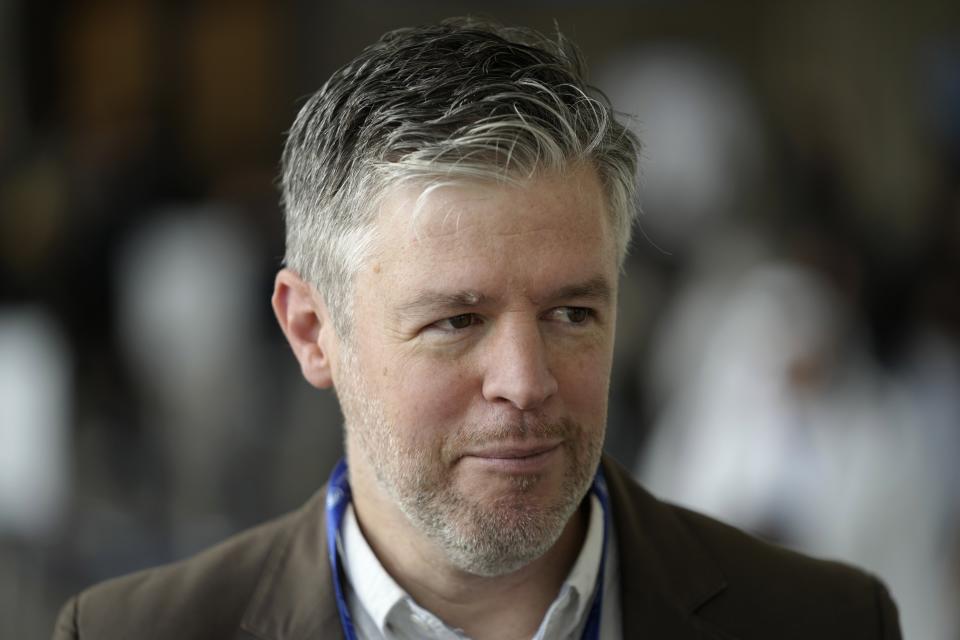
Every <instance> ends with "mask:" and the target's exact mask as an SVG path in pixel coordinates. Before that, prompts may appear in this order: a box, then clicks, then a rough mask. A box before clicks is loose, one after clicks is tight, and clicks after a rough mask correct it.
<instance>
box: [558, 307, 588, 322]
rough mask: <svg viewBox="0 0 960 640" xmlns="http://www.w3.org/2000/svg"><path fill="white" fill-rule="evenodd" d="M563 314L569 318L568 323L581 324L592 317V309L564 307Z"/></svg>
mask: <svg viewBox="0 0 960 640" xmlns="http://www.w3.org/2000/svg"><path fill="white" fill-rule="evenodd" d="M563 312H564V313H565V314H566V316H567V321H568V322H570V323H572V324H581V323H583V322H586V321H587V319H588V318H589V317H590V309H587V308H586V307H564V308H563Z"/></svg>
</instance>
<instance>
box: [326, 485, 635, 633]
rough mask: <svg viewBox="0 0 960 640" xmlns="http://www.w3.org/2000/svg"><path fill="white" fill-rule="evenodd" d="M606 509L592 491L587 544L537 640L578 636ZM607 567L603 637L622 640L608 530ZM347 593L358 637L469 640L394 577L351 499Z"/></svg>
mask: <svg viewBox="0 0 960 640" xmlns="http://www.w3.org/2000/svg"><path fill="white" fill-rule="evenodd" d="M603 526H604V524H603V509H602V508H601V506H600V501H599V500H598V499H597V498H596V496H594V495H592V494H590V521H589V525H588V527H587V535H586V536H585V538H584V541H583V547H582V548H581V549H580V554H579V555H578V556H577V560H576V562H575V563H574V565H573V567H572V568H571V569H570V573H569V574H568V575H567V578H566V580H564V582H563V585H562V586H561V587H560V593H559V594H558V595H557V598H556V599H555V600H554V601H553V603H552V604H551V605H550V608H549V609H548V610H547V614H546V616H544V618H543V621H542V622H541V623H540V627H539V629H537V632H536V634H535V635H534V636H533V640H555V639H556V640H560V639H562V640H567V639H570V640H579V639H580V637H581V635H582V634H583V628H584V627H585V626H586V623H587V618H588V616H589V615H590V608H591V606H592V604H593V593H594V587H595V585H596V581H597V573H598V571H599V569H600V560H601V558H602V554H603ZM609 537H610V541H609V544H610V548H609V549H608V550H607V560H606V570H605V571H604V590H603V609H602V611H601V615H600V622H601V624H600V638H601V640H618V639H619V638H620V637H621V633H620V593H619V591H620V590H619V586H620V577H619V573H618V563H617V551H616V549H617V545H616V541H615V540H614V537H613V531H611V532H610V534H609ZM338 548H339V550H340V557H341V559H342V561H343V570H344V572H345V573H346V576H347V581H346V585H345V587H346V595H347V603H348V606H349V608H350V615H351V616H352V618H353V625H354V628H355V630H356V632H357V637H358V638H360V639H361V640H406V639H408V638H409V639H417V640H466V639H467V636H466V635H465V634H464V633H463V632H462V631H461V630H459V629H453V628H451V627H449V626H447V625H446V624H445V623H444V622H443V621H442V620H440V618H438V617H437V616H435V615H434V614H432V613H431V612H429V611H427V610H426V609H424V608H423V607H421V606H420V605H418V604H417V603H416V602H414V600H413V598H411V597H410V595H409V594H408V593H406V592H405V591H404V590H403V589H402V588H401V587H400V585H398V584H397V583H396V581H395V580H394V579H393V578H392V577H390V575H389V574H388V573H387V571H386V570H385V569H384V568H383V565H381V564H380V561H379V560H378V559H377V556H376V555H375V554H374V553H373V550H372V549H371V548H370V545H369V544H367V541H366V539H365V538H364V537H363V533H362V532H361V531H360V526H359V524H358V523H357V517H356V514H355V513H354V511H353V505H350V506H349V507H348V508H347V511H346V513H345V514H344V519H343V525H342V530H341V532H340V538H339V540H338Z"/></svg>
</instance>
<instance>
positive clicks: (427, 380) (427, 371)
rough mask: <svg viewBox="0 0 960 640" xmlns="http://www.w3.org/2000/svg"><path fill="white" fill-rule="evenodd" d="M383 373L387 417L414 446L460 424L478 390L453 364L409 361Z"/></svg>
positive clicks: (473, 379)
mask: <svg viewBox="0 0 960 640" xmlns="http://www.w3.org/2000/svg"><path fill="white" fill-rule="evenodd" d="M387 369H388V370H389V373H388V374H387V376H389V379H390V380H391V382H390V384H389V387H387V388H389V392H388V394H387V396H388V397H387V398H386V401H387V402H386V403H387V415H388V417H389V418H390V421H391V424H393V425H395V428H398V429H403V430H404V431H405V432H406V434H407V438H408V439H409V440H412V441H414V442H422V443H427V442H432V441H434V440H435V439H436V438H437V437H438V436H442V435H443V433H447V432H450V431H452V430H454V429H455V428H456V426H458V425H459V424H462V423H463V422H464V420H465V419H466V412H467V411H468V410H469V407H470V405H471V400H472V398H473V397H474V395H475V394H476V389H478V388H479V386H478V385H477V384H476V383H475V377H474V376H471V375H470V373H469V372H468V371H467V370H466V369H465V367H463V366H460V365H458V364H457V363H455V362H450V361H445V362H442V361H436V360H434V359H431V358H410V359H407V360H406V361H403V362H397V363H396V364H395V365H393V366H390V367H387Z"/></svg>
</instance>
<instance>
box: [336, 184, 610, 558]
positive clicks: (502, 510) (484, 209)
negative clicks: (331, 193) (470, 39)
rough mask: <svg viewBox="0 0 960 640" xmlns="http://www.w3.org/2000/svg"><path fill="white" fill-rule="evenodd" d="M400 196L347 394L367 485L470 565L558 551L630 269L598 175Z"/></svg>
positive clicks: (362, 489) (347, 370)
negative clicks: (621, 274)
mask: <svg viewBox="0 0 960 640" xmlns="http://www.w3.org/2000/svg"><path fill="white" fill-rule="evenodd" d="M420 193H421V191H420V190H419V189H417V188H413V187H408V188H400V189H397V190H395V191H393V192H392V193H391V194H389V196H388V198H387V199H386V200H385V204H384V206H383V209H382V213H381V218H380V222H379V232H380V233H379V237H380V238H381V240H380V243H379V246H378V250H377V251H375V254H376V257H375V258H373V259H371V260H370V261H368V263H367V264H366V265H365V266H364V267H363V269H362V270H361V271H360V272H359V273H358V274H357V277H356V281H355V292H356V297H355V299H354V307H353V332H352V334H351V336H350V339H349V344H343V345H341V346H340V348H339V357H338V359H337V364H336V366H335V371H334V383H335V385H336V388H337V391H338V395H339V397H340V401H341V404H342V407H343V412H344V415H345V418H346V422H347V447H348V455H349V461H350V468H351V481H352V483H353V490H354V494H355V496H356V500H357V503H358V505H359V504H361V503H362V502H363V501H364V500H367V501H368V502H369V503H370V504H376V505H378V508H379V507H382V506H383V505H388V509H387V510H389V509H390V508H393V509H394V511H396V512H397V513H402V514H404V516H406V518H407V519H408V520H409V522H410V523H411V524H413V525H414V527H415V529H416V530H417V531H419V532H422V533H423V534H425V536H426V538H427V539H429V541H431V542H432V543H434V544H436V545H437V546H439V547H440V548H441V549H442V550H443V551H444V552H445V554H446V556H447V558H448V559H449V560H450V561H451V562H452V563H453V564H454V565H455V566H457V567H458V568H460V569H463V570H466V571H469V572H471V573H476V574H479V575H498V574H503V573H507V572H510V571H513V570H515V569H517V568H519V567H521V566H523V565H525V564H526V563H528V562H530V561H531V560H533V559H535V558H537V557H539V556H540V555H542V554H543V553H544V552H545V551H546V550H547V549H549V548H550V547H551V546H552V545H553V544H554V542H555V541H556V540H557V538H558V537H559V535H560V533H561V532H562V531H563V529H564V526H565V525H566V524H567V522H568V521H569V520H570V518H571V516H572V515H573V513H574V511H575V510H576V509H577V507H578V505H579V504H580V501H581V499H582V498H583V496H584V494H585V493H586V491H587V490H588V488H589V486H590V483H591V480H592V477H593V474H594V472H595V470H596V467H597V464H598V462H599V457H600V452H601V447H602V442H603V434H604V428H605V423H606V411H607V393H608V385H609V375H610V367H611V358H612V349H613V336H614V323H615V306H616V278H617V262H616V251H615V242H614V238H613V235H612V231H611V228H610V223H609V219H608V215H607V211H606V206H605V201H604V197H603V194H602V191H601V188H600V185H599V182H598V180H597V178H596V175H595V173H594V171H593V170H592V169H586V168H581V169H577V170H573V171H570V172H567V173H565V174H563V175H554V176H549V177H539V178H536V179H534V180H531V181H528V182H527V183H525V184H524V185H523V186H522V187H516V186H504V185H492V184H486V183H484V184H480V183H478V184H471V185H461V186H450V187H443V188H440V189H437V190H435V191H433V192H432V193H430V195H429V196H428V197H426V198H425V199H424V200H421V201H420V203H419V207H420V209H419V211H418V213H417V215H416V217H415V218H414V216H413V215H412V214H413V211H414V209H415V208H416V207H417V206H418V202H417V198H418V196H419V195H420Z"/></svg>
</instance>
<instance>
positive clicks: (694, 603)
mask: <svg viewBox="0 0 960 640" xmlns="http://www.w3.org/2000/svg"><path fill="white" fill-rule="evenodd" d="M602 464H603V468H604V474H605V475H606V478H607V486H608V488H609V491H610V501H611V510H612V511H613V522H614V527H615V528H616V539H617V542H618V547H619V548H618V555H619V562H620V567H619V569H620V572H619V573H620V603H621V611H622V617H623V627H622V629H623V634H624V637H627V638H634V637H651V638H673V639H676V640H693V639H695V638H696V639H700V640H707V639H715V640H721V639H722V640H734V639H733V638H731V637H730V636H726V635H722V634H720V633H719V632H717V631H716V630H713V629H709V628H707V627H705V626H703V625H702V624H701V623H700V622H699V621H698V620H697V618H696V617H695V615H694V614H695V613H696V611H697V609H699V608H700V607H701V606H703V605H704V604H705V603H706V602H708V601H709V600H711V599H713V598H714V597H716V596H717V595H718V594H719V593H720V592H722V591H723V590H724V589H725V588H726V580H725V578H724V576H723V574H722V573H721V572H720V570H719V568H718V567H717V566H716V564H715V563H714V562H713V560H712V559H711V558H710V557H709V556H708V555H707V553H706V551H705V550H704V548H703V546H702V545H701V544H700V543H699V542H698V541H697V540H696V539H695V538H694V537H693V535H692V534H691V533H690V531H689V530H688V529H687V528H686V527H685V526H684V524H683V523H682V522H681V521H680V520H679V518H678V516H677V515H676V512H675V511H674V510H673V508H671V507H668V506H667V505H665V504H663V503H661V502H659V501H658V500H657V499H656V498H654V497H653V496H651V495H650V494H649V493H647V492H646V491H645V490H643V489H642V488H640V487H639V486H638V485H637V484H636V483H635V482H633V480H631V479H630V476H629V474H628V473H627V472H626V471H625V470H624V469H623V468H622V467H621V466H620V465H618V464H617V463H616V462H614V461H613V460H611V459H609V458H607V457H604V459H603V462H602ZM325 496H326V486H324V487H323V488H322V489H320V491H318V492H317V493H316V494H315V495H314V496H313V497H312V498H311V499H310V500H309V501H308V502H307V503H306V504H305V505H304V506H303V507H302V508H301V509H300V510H299V511H297V512H296V513H294V514H293V515H292V520H293V521H292V523H291V525H290V526H288V527H284V528H282V530H281V532H280V533H279V534H278V536H277V540H276V541H275V542H274V544H273V548H272V549H271V552H270V554H269V556H268V558H267V560H266V562H265V565H264V569H263V572H262V573H261V576H260V579H259V582H258V584H257V586H256V589H255V590H254V594H253V597H252V598H251V600H250V604H249V605H248V607H247V610H246V612H245V614H244V617H243V620H242V622H241V625H240V632H239V635H238V636H237V637H238V639H240V638H243V639H250V638H256V639H257V640H299V639H306V638H319V637H323V638H333V639H336V640H340V639H342V638H343V633H342V630H341V628H340V619H339V614H338V612H337V607H336V598H335V595H334V590H333V580H332V576H331V574H330V564H329V562H328V560H327V551H326V549H327V546H326V545H327V543H326V514H325V510H324V501H325Z"/></svg>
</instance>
